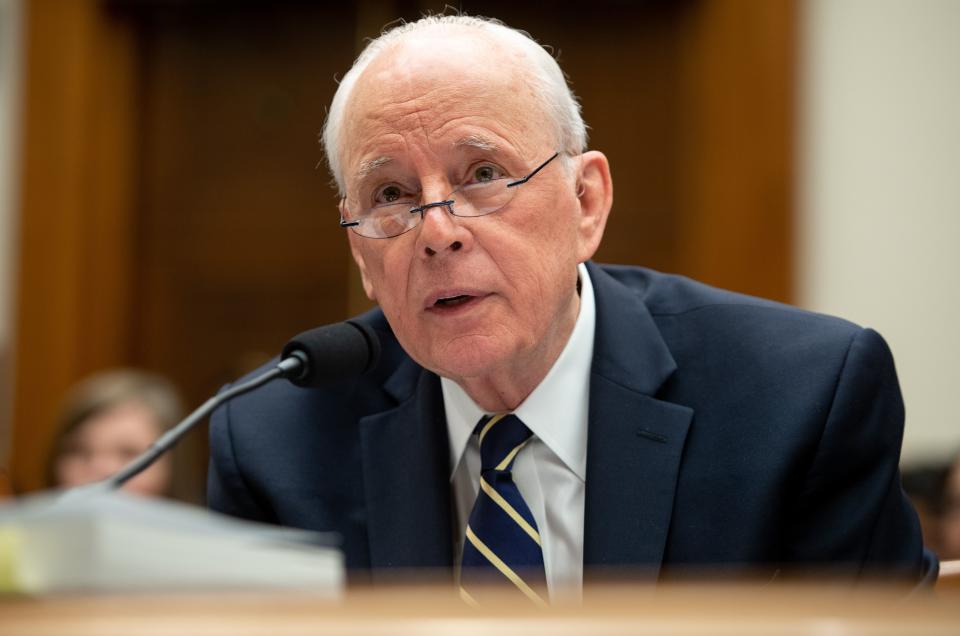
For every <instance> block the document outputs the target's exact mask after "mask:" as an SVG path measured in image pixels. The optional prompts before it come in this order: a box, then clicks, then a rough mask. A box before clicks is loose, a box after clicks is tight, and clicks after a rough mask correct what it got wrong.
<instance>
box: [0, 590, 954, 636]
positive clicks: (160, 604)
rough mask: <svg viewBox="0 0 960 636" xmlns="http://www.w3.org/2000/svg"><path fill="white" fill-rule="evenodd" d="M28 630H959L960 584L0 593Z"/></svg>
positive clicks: (9, 621) (5, 612)
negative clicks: (567, 601) (575, 592)
mask: <svg viewBox="0 0 960 636" xmlns="http://www.w3.org/2000/svg"><path fill="white" fill-rule="evenodd" d="M0 625H2V626H3V633H4V634H6V635H7V636H15V635H20V634H31V635H38V634H78V635H83V634H168V633H203V634H254V633H256V634H260V633H270V634H299V633H335V634H413V633H417V634H453V633H456V634H464V635H465V634H492V633H496V634H513V633H523V634H525V635H526V636H531V635H533V634H552V635H561V634H577V635H579V634H623V633H641V632H642V633H648V634H661V633H670V634H771V633H777V634H821V635H826V634H829V635H840V634H898V635H899V634H960V589H958V588H957V587H949V586H938V588H937V590H936V592H927V593H923V594H913V595H911V596H908V597H907V598H904V597H903V590H902V589H892V588H884V587H877V588H866V587H863V588H859V589H857V590H853V591H851V590H849V589H843V588H836V587H830V586H826V585H813V584H809V585H803V586H785V585H767V586H756V587H754V586H740V585H737V586H734V585H726V586H708V585H684V586H672V587H657V588H651V587H645V588H644V587H641V588H638V587H636V586H625V585H611V586H606V587H600V588H594V589H593V591H592V592H589V593H588V596H587V598H586V599H585V600H584V603H583V605H582V606H557V607H554V608H552V609H550V610H547V611H542V610H536V609H535V608H534V607H532V606H530V605H528V604H526V603H521V602H518V601H517V599H515V598H514V597H512V596H511V597H504V599H503V602H502V603H495V604H493V605H491V606H489V607H484V608H483V609H481V610H474V609H471V608H469V607H467V606H466V605H465V604H463V603H462V602H461V601H460V600H459V598H458V597H457V596H456V595H455V594H454V591H453V590H452V589H450V588H448V587H432V586H405V587H402V588H401V587H397V588H379V589H354V590H352V591H351V592H350V593H349V594H348V595H347V597H346V600H345V601H343V602H322V601H317V600H316V599H310V598H306V597H302V596H293V595H283V596H280V595H233V594H231V595H216V594H202V595H188V594H183V595H177V596H85V595H77V596H63V597H58V598H45V599H39V600H37V599H27V598H19V599H17V598H9V597H8V598H6V599H2V600H0Z"/></svg>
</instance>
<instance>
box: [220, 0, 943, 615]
mask: <svg viewBox="0 0 960 636" xmlns="http://www.w3.org/2000/svg"><path fill="white" fill-rule="evenodd" d="M324 142H325V146H326V152H327V157H328V160H329V163H330V166H331V169H332V172H333V174H334V176H335V178H336V181H337V184H338V186H339V188H340V192H341V195H342V197H343V198H342V204H341V210H340V211H341V226H343V227H345V228H348V229H347V231H346V232H347V237H348V238H349V241H350V248H351V251H352V253H353V256H354V259H355V260H356V262H357V265H358V266H359V268H360V272H361V274H362V278H363V285H364V288H365V290H366V292H367V294H368V295H369V296H370V298H372V299H374V300H376V301H377V303H378V304H379V308H378V309H377V310H374V311H372V312H370V313H368V314H365V315H364V316H362V317H360V320H362V321H365V322H366V323H367V324H369V325H370V326H371V327H373V328H374V329H375V330H376V331H377V332H378V333H379V336H380V338H381V340H382V342H383V347H384V355H383V360H382V361H381V363H380V365H379V367H378V368H377V369H376V370H375V371H374V372H372V373H371V374H369V375H368V376H365V377H364V378H362V379H360V380H356V381H344V382H343V383H341V384H340V385H338V386H336V387H334V388H332V389H329V390H302V389H297V388H294V387H292V386H289V385H276V386H271V387H269V388H265V389H263V390H261V391H259V392H257V393H254V394H251V395H249V396H247V397H244V398H241V399H238V400H237V401H236V402H234V403H233V405H232V406H230V407H229V408H224V409H221V410H220V411H218V412H217V413H216V414H215V415H214V417H213V419H212V428H211V449H212V450H211V452H212V461H211V470H210V480H209V500H210V505H211V506H212V507H213V508H215V509H218V510H221V511H224V512H227V513H230V514H234V515H238V516H241V517H246V518H252V519H258V520H265V521H270V522H274V523H280V524H285V525H291V526H298V527H303V528H310V529H316V530H333V531H336V532H338V533H339V534H340V535H341V536H342V538H343V549H344V552H345V554H346V560H347V565H348V567H349V568H350V569H351V570H352V571H353V572H354V573H358V572H364V571H369V572H371V573H372V574H373V576H374V577H376V576H378V575H379V574H382V573H384V572H385V571H390V570H392V569H396V568H402V567H416V568H443V569H444V571H447V572H450V573H451V575H452V576H453V577H454V578H455V579H456V580H457V581H459V583H460V585H461V590H462V593H463V595H464V598H466V599H472V598H474V596H475V595H476V594H477V592H476V590H477V589H481V588H480V587H478V586H476V585H475V583H476V582H477V581H478V580H482V579H483V578H484V575H485V574H487V575H488V576H487V578H488V579H489V578H490V576H492V577H493V578H495V579H496V578H498V577H500V578H501V580H504V581H507V580H508V581H510V584H512V585H513V586H515V587H516V588H517V589H518V590H519V591H521V592H523V593H524V594H526V595H527V596H529V597H531V598H532V599H534V600H536V601H538V602H539V601H541V600H545V599H547V598H549V597H553V598H558V597H561V596H563V595H565V594H572V595H577V594H579V593H580V591H581V589H582V584H583V581H584V578H585V577H589V576H590V575H592V574H594V573H597V572H601V573H603V572H608V571H609V570H610V569H616V570H621V569H623V571H625V572H629V573H630V575H632V576H634V577H636V578H638V579H645V580H653V579H657V578H659V579H665V578H671V577H678V576H685V575H688V574H690V573H691V572H694V573H704V572H705V571H708V572H709V573H711V574H718V573H719V574H723V575H730V576H733V575H751V576H761V577H763V578H764V579H770V578H773V577H776V576H778V575H779V574H778V573H780V574H783V575H789V574H791V573H793V572H797V571H800V570H801V569H806V568H809V567H818V566H829V567H830V568H831V572H832V573H833V574H834V575H839V576H843V577H848V578H850V579H854V578H856V577H859V576H862V575H865V574H892V575H895V576H897V577H901V578H906V579H919V578H920V577H921V576H923V573H924V568H925V567H926V569H927V571H928V572H929V571H930V570H931V568H935V564H934V563H927V564H926V566H925V565H924V559H923V550H922V545H921V540H920V530H919V527H918V524H917V520H916V515H915V514H914V512H913V510H912V509H911V508H910V506H909V504H908V503H907V502H906V500H905V499H904V496H903V495H902V493H901V490H900V486H899V476H898V472H897V462H898V455H899V448H900V440H901V435H902V427H903V407H902V404H901V399H900V394H899V389H898V387H897V380H896V374H895V372H894V368H893V361H892V359H891V356H890V353H889V351H888V349H887V347H886V345H885V344H884V342H883V340H882V339H881V338H880V337H879V336H878V335H877V334H876V333H874V332H872V331H870V330H864V329H860V328H858V327H856V326H854V325H852V324H849V323H847V322H844V321H841V320H837V319H833V318H828V317H824V316H817V315H813V314H809V313H805V312H802V311H799V310H796V309H793V308H790V307H786V306H783V305H777V304H774V303H770V302H765V301H761V300H757V299H753V298H748V297H744V296H739V295H735V294H731V293H728V292H723V291H720V290H716V289H711V288H708V287H706V286H703V285H700V284H697V283H694V282H692V281H689V280H686V279H683V278H679V277H674V276H667V275H663V274H659V273H655V272H652V271H649V270H644V269H639V268H630V267H608V266H599V265H595V264H593V263H591V262H590V261H589V259H590V258H591V256H592V255H593V254H594V252H595V251H596V249H597V246H598V245H599V243H600V240H601V237H602V235H603V231H604V227H605V224H606V220H607V215H608V213H609V212H610V208H611V205H612V198H613V190H612V183H611V178H610V169H609V166H608V163H607V160H606V158H605V157H604V156H603V155H602V154H601V153H599V152H596V151H586V150H585V144H586V134H585V126H584V123H583V121H582V119H581V117H580V111H579V106H578V104H577V101H576V99H575V97H574V96H573V95H572V93H571V92H570V90H569V88H568V87H567V84H566V82H565V80H564V77H563V74H562V72H561V71H560V68H559V67H558V66H557V64H556V62H555V61H554V59H553V58H552V57H551V56H550V55H548V54H547V53H546V52H545V51H544V49H542V48H541V47H540V46H539V45H537V44H536V43H535V42H534V41H533V40H532V39H530V38H529V37H527V36H526V35H524V34H522V33H520V32H517V31H514V30H512V29H509V28H507V27H505V26H502V25H500V24H498V23H496V22H491V21H486V20H481V19H477V18H471V17H465V16H442V17H441V16H434V17H429V18H425V19H423V20H420V21H419V22H416V23H411V24H406V25H404V26H401V27H399V28H397V29H394V30H393V31H390V32H388V33H387V34H385V35H383V36H382V37H381V38H379V39H378V40H375V41H373V42H372V43H371V44H370V45H369V46H368V47H367V49H366V50H365V51H364V52H363V54H362V55H361V56H360V58H359V59H358V60H357V62H356V63H355V65H354V67H353V68H352V69H351V71H350V72H349V73H348V74H347V75H346V76H345V77H344V79H343V82H342V83H341V84H340V87H339V89H338V91H337V94H336V97H335V98H334V101H333V104H332V106H331V109H330V114H329V118H328V121H327V124H326V128H325V131H324Z"/></svg>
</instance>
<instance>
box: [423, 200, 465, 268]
mask: <svg viewBox="0 0 960 636" xmlns="http://www.w3.org/2000/svg"><path fill="white" fill-rule="evenodd" d="M450 205H451V203H449V202H448V201H446V200H441V201H439V202H437V203H434V204H428V205H426V206H424V207H425V209H424V210H423V211H422V212H421V214H422V215H423V220H422V221H421V223H420V225H421V227H420V236H419V239H418V240H419V243H420V244H421V245H422V246H423V252H422V254H423V256H424V257H425V258H431V257H434V256H437V255H440V254H445V253H451V252H458V251H460V250H461V249H463V248H464V246H465V245H467V244H468V243H469V241H470V236H471V235H470V232H469V231H468V230H467V229H466V228H465V227H464V226H463V224H462V223H461V220H460V218H459V217H456V216H454V215H453V214H452V212H451V210H450Z"/></svg>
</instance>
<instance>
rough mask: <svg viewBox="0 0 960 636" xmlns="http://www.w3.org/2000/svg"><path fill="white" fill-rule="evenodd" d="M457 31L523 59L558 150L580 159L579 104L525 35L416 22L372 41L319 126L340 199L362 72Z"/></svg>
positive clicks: (450, 21) (458, 19)
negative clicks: (496, 42)
mask: <svg viewBox="0 0 960 636" xmlns="http://www.w3.org/2000/svg"><path fill="white" fill-rule="evenodd" d="M455 30H461V31H462V30H468V31H475V32H477V33H479V34H487V35H492V36H495V37H498V38H500V39H505V40H507V41H508V42H511V43H513V44H515V45H516V46H517V47H518V49H520V50H521V51H523V52H524V53H525V55H524V56H523V58H524V59H525V60H526V62H527V65H528V66H529V68H528V69H526V70H527V72H528V75H529V81H530V82H531V83H532V85H533V89H534V90H533V93H534V95H536V96H537V99H539V100H540V101H541V102H542V103H541V107H542V108H543V111H544V112H545V113H546V114H547V116H548V117H549V119H550V120H552V122H553V125H554V128H555V131H554V132H555V136H556V140H557V147H556V149H557V150H558V151H560V152H561V154H562V155H565V156H569V155H579V154H580V153H582V152H584V151H585V150H586V147H587V127H586V124H584V122H583V117H582V116H581V114H580V102H579V100H577V97H576V95H574V93H573V91H572V90H571V89H570V86H569V85H568V84H567V79H566V77H565V76H564V74H563V71H562V70H561V69H560V65H559V64H557V61H556V60H555V59H554V58H553V56H552V55H550V53H548V52H547V51H546V49H544V48H543V47H542V46H541V45H540V44H538V43H537V41H536V40H534V39H533V38H532V37H530V35H529V34H528V33H526V32H525V31H520V30H517V29H512V28H510V27H508V26H506V25H505V24H503V23H502V22H500V21H499V20H495V19H492V18H482V17H479V16H468V15H430V16H426V17H424V18H421V19H420V20H417V21H416V22H407V23H403V24H401V25H399V26H397V27H395V28H393V29H390V30H388V31H384V32H383V33H382V34H381V35H380V37H378V38H377V39H375V40H371V41H370V43H369V44H367V46H366V48H364V49H363V52H362V53H360V56H359V57H358V58H357V60H356V61H355V62H354V63H353V67H351V69H350V70H349V71H348V72H347V74H346V75H344V76H343V80H342V81H341V82H340V86H339V87H338V88H337V92H336V94H335V95H334V96H333V102H332V103H331V104H330V112H329V113H328V115H327V121H326V123H325V124H324V126H323V147H324V151H325V152H326V155H327V163H328V164H329V166H330V172H331V173H332V174H333V178H334V180H335V181H336V184H337V189H338V190H339V192H340V196H346V185H345V182H344V178H343V170H342V166H341V165H340V151H341V144H342V143H343V139H342V135H343V123H344V121H343V120H344V114H345V112H346V106H347V103H348V102H349V101H350V95H351V93H352V92H353V88H354V86H355V85H356V83H357V80H358V79H359V78H360V76H361V75H362V74H363V71H364V70H366V68H367V67H368V66H369V65H370V63H371V62H372V61H373V60H374V59H376V57H377V56H378V55H380V54H381V53H382V52H384V51H385V50H387V49H388V48H389V47H390V46H392V45H394V44H396V43H398V42H400V41H401V40H403V39H407V38H410V37H414V36H422V37H424V38H425V39H427V38H430V37H434V35H435V34H429V33H426V32H427V31H434V32H436V31H440V32H441V33H442V32H451V31H455Z"/></svg>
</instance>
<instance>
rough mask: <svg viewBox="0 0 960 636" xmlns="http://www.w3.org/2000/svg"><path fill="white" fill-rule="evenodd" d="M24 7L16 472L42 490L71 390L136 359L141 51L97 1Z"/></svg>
mask: <svg viewBox="0 0 960 636" xmlns="http://www.w3.org/2000/svg"><path fill="white" fill-rule="evenodd" d="M25 8H26V20H25V24H26V37H25V38H24V41H25V42H26V46H27V50H26V55H25V58H26V64H27V67H26V68H27V72H26V73H25V101H26V105H25V107H24V108H23V119H24V145H23V159H22V187H21V215H20V221H19V227H20V243H19V255H20V262H19V268H18V292H17V303H16V306H17V311H16V325H15V329H16V342H17V347H16V352H15V353H16V355H15V367H14V369H15V379H14V382H15V396H14V415H13V417H14V430H13V436H12V448H13V455H12V457H11V472H12V478H13V482H14V485H15V486H16V487H17V488H19V489H32V488H38V487H40V486H41V485H42V472H43V471H42V465H43V458H44V457H45V456H46V452H47V446H48V444H49V442H50V436H51V432H52V427H53V422H54V418H55V414H56V410H57V406H58V404H57V402H58V399H59V398H60V396H62V395H63V393H64V392H65V390H66V389H67V387H69V386H70V385H71V384H72V383H73V382H74V381H75V380H76V379H77V378H78V377H80V376H82V375H84V374H86V373H88V372H90V371H92V370H94V369H97V368H100V367H104V366H114V365H120V364H124V363H127V362H129V361H130V347H129V344H130V340H131V321H130V315H131V304H132V302H131V301H132V298H131V292H132V289H131V272H132V271H133V269H134V268H133V258H134V254H133V241H132V238H133V236H132V231H131V227H132V218H131V210H132V208H131V205H130V200H131V197H132V192H133V188H134V183H135V182H134V179H133V171H132V168H133V166H134V165H135V163H134V161H133V156H134V152H135V150H134V140H133V138H132V121H133V118H134V107H133V103H134V102H133V100H134V95H135V91H134V89H133V86H134V84H135V82H134V77H133V62H134V60H135V56H134V54H133V46H134V42H133V41H132V39H131V34H130V33H129V32H128V31H127V30H126V29H125V28H124V27H123V25H121V24H118V23H117V22H115V21H113V20H112V19H111V18H110V16H109V15H107V14H106V13H104V12H103V11H101V8H100V6H99V5H98V3H96V2H93V1H88V0H76V1H74V2H60V1H59V0H37V1H35V2H29V3H25Z"/></svg>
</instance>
